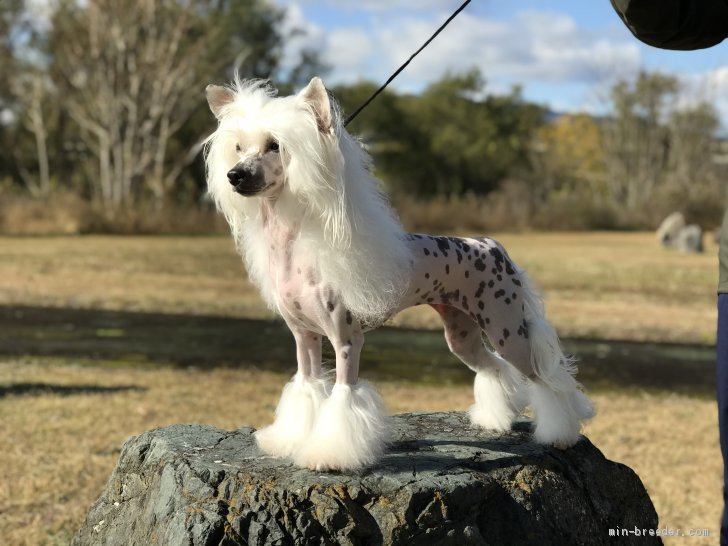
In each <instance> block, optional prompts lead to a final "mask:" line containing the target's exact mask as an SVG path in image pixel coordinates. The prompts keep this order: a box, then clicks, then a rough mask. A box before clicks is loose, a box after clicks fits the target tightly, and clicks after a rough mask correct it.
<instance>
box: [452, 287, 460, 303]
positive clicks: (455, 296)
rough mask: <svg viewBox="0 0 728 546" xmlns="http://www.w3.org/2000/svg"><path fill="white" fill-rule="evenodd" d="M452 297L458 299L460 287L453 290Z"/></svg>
mask: <svg viewBox="0 0 728 546" xmlns="http://www.w3.org/2000/svg"><path fill="white" fill-rule="evenodd" d="M452 297H453V299H454V300H459V299H460V289H459V288H458V289H457V290H455V292H453V293H452Z"/></svg>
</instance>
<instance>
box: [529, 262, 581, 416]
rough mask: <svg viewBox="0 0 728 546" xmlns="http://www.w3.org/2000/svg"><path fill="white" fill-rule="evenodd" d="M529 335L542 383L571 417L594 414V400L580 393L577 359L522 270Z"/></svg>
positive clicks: (533, 360)
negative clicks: (564, 346) (567, 350)
mask: <svg viewBox="0 0 728 546" xmlns="http://www.w3.org/2000/svg"><path fill="white" fill-rule="evenodd" d="M519 277H520V280H521V284H522V286H523V299H524V311H525V319H526V324H527V325H528V336H529V340H530V343H531V367H532V369H533V371H534V373H535V374H536V377H537V378H538V380H539V382H540V383H542V385H543V386H544V387H546V388H547V389H548V390H550V391H552V392H553V393H554V395H555V396H556V397H558V398H559V399H561V400H562V405H563V406H564V408H563V409H564V410H565V411H566V412H567V413H569V414H570V417H571V418H572V419H576V420H578V421H582V420H585V419H590V418H592V417H594V415H595V411H594V407H593V405H592V403H591V401H590V400H589V399H588V398H587V397H586V395H585V394H584V393H583V392H581V385H580V384H579V382H578V381H577V380H576V378H575V375H576V372H577V366H576V362H575V360H574V358H573V357H571V356H567V355H565V354H564V351H563V349H562V347H561V342H560V341H559V338H558V336H557V335H556V331H555V330H554V327H553V326H552V325H551V323H549V321H548V320H547V319H546V314H545V311H544V304H543V300H542V299H541V296H540V294H539V293H538V291H537V290H536V289H535V287H534V286H533V283H532V282H531V280H530V279H529V278H528V275H527V274H526V273H525V272H524V271H522V270H520V271H519Z"/></svg>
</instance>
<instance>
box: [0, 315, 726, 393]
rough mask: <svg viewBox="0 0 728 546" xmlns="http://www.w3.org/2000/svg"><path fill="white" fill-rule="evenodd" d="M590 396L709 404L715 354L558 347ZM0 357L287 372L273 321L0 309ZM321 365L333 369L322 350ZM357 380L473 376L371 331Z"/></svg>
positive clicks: (393, 332) (421, 336) (437, 344)
mask: <svg viewBox="0 0 728 546" xmlns="http://www.w3.org/2000/svg"><path fill="white" fill-rule="evenodd" d="M564 346H565V349H566V351H567V352H568V353H572V354H574V355H576V357H577V358H578V360H579V368H580V373H579V380H580V381H581V382H582V383H583V384H584V385H585V386H586V387H587V388H588V389H590V390H594V389H599V390H608V389H636V390H648V391H670V392H679V393H684V394H691V395H698V396H708V397H712V396H713V393H714V390H715V387H714V384H715V383H714V376H715V373H714V358H715V349H714V348H713V347H706V346H690V345H672V344H657V343H634V342H607V341H592V340H565V341H564ZM0 355H4V356H16V357H17V356H35V357H38V356H47V357H60V358H72V359H77V360H82V361H86V362H88V361H92V362H95V361H99V363H101V362H103V363H104V365H110V363H119V364H120V365H124V366H129V365H142V366H145V365H151V366H157V365H173V366H183V367H189V366H195V367H200V368H205V367H218V366H230V367H247V368H255V369H263V370H270V371H278V372H287V373H288V372H290V373H293V372H294V371H295V347H294V343H293V337H292V335H291V334H290V332H289V331H288V329H287V328H286V326H285V324H283V323H282V322H279V321H265V320H250V319H237V318H229V317H214V316H195V315H168V314H160V313H136V312H128V311H99V310H89V309H66V308H41V307H20V306H0ZM324 357H325V359H327V360H328V361H329V362H331V361H333V353H332V351H331V348H330V347H325V351H324ZM362 362H363V365H362V374H363V375H364V377H366V378H373V379H379V380H382V379H384V380H405V381H412V382H416V383H425V384H464V383H469V382H471V381H472V373H471V372H470V371H469V370H468V369H467V368H466V367H465V366H464V365H462V364H461V363H460V362H459V361H458V360H457V359H456V358H455V357H454V356H453V355H451V354H450V352H449V351H448V350H447V346H446V344H445V342H444V340H443V336H442V334H441V333H440V332H433V331H423V330H407V329H399V328H386V327H385V328H380V329H378V330H375V331H373V332H370V333H368V334H367V338H366V344H365V346H364V351H363V355H362Z"/></svg>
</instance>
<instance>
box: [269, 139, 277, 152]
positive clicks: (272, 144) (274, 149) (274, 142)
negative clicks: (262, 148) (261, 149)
mask: <svg viewBox="0 0 728 546" xmlns="http://www.w3.org/2000/svg"><path fill="white" fill-rule="evenodd" d="M279 150H280V146H279V145H278V141H277V140H271V141H270V142H269V143H268V151H269V152H277V151H279Z"/></svg>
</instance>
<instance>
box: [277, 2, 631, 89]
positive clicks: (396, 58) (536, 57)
mask: <svg viewBox="0 0 728 546" xmlns="http://www.w3.org/2000/svg"><path fill="white" fill-rule="evenodd" d="M369 2H370V3H371V4H377V5H382V6H384V5H385V2H379V1H378V0H369ZM396 3H397V2H396V0H394V4H396ZM438 3H439V2H435V0H432V2H431V4H433V5H434V4H438ZM392 4H393V3H392V2H389V3H387V5H389V6H390V7H392ZM289 9H290V10H292V11H294V12H295V13H296V17H302V12H301V11H300V8H299V7H297V6H296V5H291V7H290V8H289ZM423 12H424V13H427V17H423V16H421V15H414V14H411V13H410V14H407V13H399V14H397V12H396V11H392V12H390V13H387V14H384V13H374V14H371V15H370V16H369V17H368V19H367V20H366V21H363V22H362V27H359V28H356V29H354V28H332V29H329V30H328V31H327V32H319V33H318V37H319V38H320V40H321V44H322V51H323V57H324V60H325V61H326V62H327V63H328V64H329V65H330V66H331V67H332V70H331V74H330V75H329V78H328V79H329V82H331V83H342V82H351V81H353V80H358V79H370V80H374V81H376V82H380V81H383V80H384V79H386V78H387V77H388V76H389V74H391V73H392V72H393V71H394V70H395V69H396V68H397V67H398V66H399V65H400V64H401V63H403V62H404V61H405V60H406V59H407V58H409V56H410V55H411V54H412V53H413V52H414V51H415V50H416V49H417V48H418V47H420V45H421V44H422V43H424V41H425V40H426V39H427V38H428V37H429V36H430V35H431V34H432V32H433V31H434V30H435V29H436V28H437V27H438V26H439V25H440V23H441V22H442V21H443V20H444V19H445V17H446V16H447V13H446V12H429V13H428V12H427V11H426V10H423ZM365 29H366V30H365ZM319 31H320V29H319ZM639 65H640V52H639V48H638V46H637V45H636V44H635V43H634V42H621V43H620V42H614V41H610V40H607V39H605V38H603V37H600V36H598V35H596V34H594V33H592V32H590V31H586V30H584V29H580V28H579V27H578V26H577V24H576V22H575V21H574V19H573V18H571V17H569V16H567V15H562V14H556V13H551V12H536V11H529V12H520V13H518V14H517V15H516V16H515V17H514V18H513V19H512V20H509V21H503V20H491V19H489V18H487V17H486V16H482V17H481V16H477V15H472V14H470V13H467V12H463V13H462V14H461V15H460V16H459V17H458V18H457V19H455V20H454V21H453V22H452V24H451V25H450V27H448V28H447V29H446V30H445V31H444V32H443V33H442V34H441V35H440V36H438V37H437V38H436V39H435V41H434V42H432V44H430V46H429V47H428V48H427V49H425V50H424V51H423V52H422V53H421V54H420V56H419V57H418V58H417V59H416V60H415V61H413V62H412V64H411V65H410V66H409V67H408V68H407V70H406V72H405V73H403V74H402V75H401V76H400V78H399V79H398V80H397V81H396V84H395V85H396V86H397V87H399V88H401V89H402V88H404V89H417V88H421V87H423V86H424V85H426V84H427V83H429V82H432V81H434V80H437V79H438V78H440V77H441V76H442V75H443V74H444V73H446V72H448V71H449V72H458V71H464V70H467V69H469V68H472V67H474V66H475V67H478V68H480V70H481V71H482V72H483V74H484V75H485V77H486V78H487V79H488V80H492V81H493V82H494V83H495V84H496V85H499V84H500V85H506V84H510V83H514V82H524V83H527V82H529V81H534V80H536V81H540V82H545V83H560V82H581V83H594V82H597V81H601V80H603V79H604V78H606V77H610V76H613V75H614V74H615V73H620V74H621V73H627V72H634V71H636V70H637V69H638V67H639Z"/></svg>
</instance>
